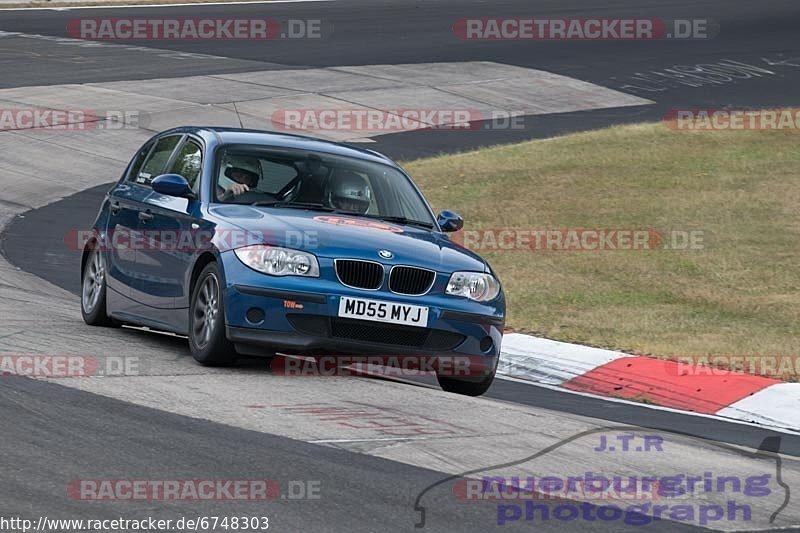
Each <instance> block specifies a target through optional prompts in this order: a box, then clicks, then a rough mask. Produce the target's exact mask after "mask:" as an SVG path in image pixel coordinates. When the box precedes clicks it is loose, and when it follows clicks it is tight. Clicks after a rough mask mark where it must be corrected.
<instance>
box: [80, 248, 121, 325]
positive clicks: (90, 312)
mask: <svg viewBox="0 0 800 533" xmlns="http://www.w3.org/2000/svg"><path fill="white" fill-rule="evenodd" d="M81 315H82V316H83V321H84V322H86V323H87V324H88V325H90V326H105V327H113V326H117V325H118V324H117V323H116V322H115V321H114V320H113V319H112V318H111V317H110V316H108V312H107V310H106V267H105V261H104V260H103V254H102V253H101V251H100V250H99V249H98V248H96V247H95V248H92V249H91V250H90V251H89V257H87V258H86V263H85V264H84V266H83V271H82V272H81Z"/></svg>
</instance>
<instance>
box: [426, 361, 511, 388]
mask: <svg viewBox="0 0 800 533" xmlns="http://www.w3.org/2000/svg"><path fill="white" fill-rule="evenodd" d="M496 373H497V361H496V362H495V365H494V368H493V369H492V372H491V374H487V375H485V376H483V377H482V378H473V379H469V378H453V377H446V376H442V375H441V374H439V373H438V372H437V373H436V380H437V381H438V382H439V386H440V387H441V388H442V390H443V391H445V392H452V393H454V394H462V395H464V396H481V395H482V394H484V393H485V392H486V391H488V390H489V387H491V386H492V383H494V377H495V374H496Z"/></svg>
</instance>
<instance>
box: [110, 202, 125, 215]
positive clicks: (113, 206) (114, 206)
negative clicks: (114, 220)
mask: <svg viewBox="0 0 800 533" xmlns="http://www.w3.org/2000/svg"><path fill="white" fill-rule="evenodd" d="M110 209H111V213H113V214H115V215H116V214H117V213H119V210H120V209H122V206H121V205H119V202H111V207H110Z"/></svg>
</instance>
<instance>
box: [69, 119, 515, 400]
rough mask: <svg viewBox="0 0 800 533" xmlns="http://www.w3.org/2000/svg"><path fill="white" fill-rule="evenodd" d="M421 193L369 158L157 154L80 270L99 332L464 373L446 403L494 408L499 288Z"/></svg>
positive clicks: (117, 191) (306, 144)
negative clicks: (403, 361)
mask: <svg viewBox="0 0 800 533" xmlns="http://www.w3.org/2000/svg"><path fill="white" fill-rule="evenodd" d="M462 226H463V220H462V219H461V218H460V217H459V216H458V215H456V214H455V213H453V212H450V211H443V212H442V213H440V214H439V215H438V217H436V216H435V215H434V214H433V212H432V210H431V208H430V206H429V205H428V203H427V202H426V200H425V199H424V198H423V196H422V194H421V193H420V191H419V190H418V188H417V187H416V186H415V185H414V183H413V181H412V180H411V178H410V177H409V176H408V175H407V174H406V173H405V172H404V171H403V170H402V169H401V168H400V167H399V166H398V165H397V164H396V163H394V162H393V161H391V160H390V159H388V158H387V157H385V156H383V155H381V154H379V153H377V152H373V151H370V150H363V149H360V148H355V147H351V146H346V145H343V144H338V143H332V142H327V141H322V140H318V139H313V138H310V137H303V136H296V135H286V134H275V133H267V132H261V131H252V130H241V129H232V128H202V127H183V128H177V129H172V130H169V131H166V132H163V133H160V134H158V135H156V136H155V137H154V138H152V139H151V140H149V141H148V142H147V143H145V145H144V146H142V147H141V148H140V149H139V151H138V152H137V153H136V155H135V156H134V157H133V159H132V160H131V162H130V164H129V165H128V167H127V169H126V170H125V173H124V174H123V176H122V177H121V179H120V180H119V182H118V183H117V184H116V185H115V186H114V187H113V188H112V189H111V190H110V191H109V192H108V194H107V195H106V197H105V199H104V201H103V205H102V207H101V208H100V213H99V215H98V217H97V220H96V222H95V224H94V227H93V231H92V232H91V236H90V237H89V238H88V239H87V241H86V246H85V248H84V252H83V256H82V263H81V273H82V275H81V281H82V297H81V307H82V312H83V317H84V320H85V321H86V323H87V324H90V325H106V326H113V325H119V324H132V325H140V326H149V327H150V328H154V329H159V330H165V331H171V332H175V333H178V334H181V335H186V336H188V339H189V346H190V349H191V352H192V354H193V356H194V358H195V359H196V360H197V361H199V362H200V363H202V364H205V365H225V364H231V363H233V362H234V361H235V360H236V356H237V354H243V355H264V356H271V355H273V354H275V353H284V354H302V355H311V356H315V355H325V354H327V355H332V354H336V355H337V356H338V355H342V354H358V355H370V354H380V355H382V356H386V355H393V354H397V355H403V356H418V357H429V358H433V359H437V358H439V359H441V358H446V357H447V358H452V357H465V358H468V360H469V361H473V362H474V361H480V362H481V364H480V365H476V366H474V367H473V368H479V369H480V370H479V371H472V372H468V373H465V374H463V375H462V374H459V375H456V374H454V373H445V372H441V371H440V370H438V369H437V378H438V381H439V383H440V385H441V386H442V388H443V389H445V390H447V391H451V392H456V393H461V394H468V395H480V394H483V393H484V392H485V391H486V390H487V389H488V388H489V386H490V385H491V383H492V381H493V380H494V375H495V371H496V368H497V362H498V359H499V351H500V344H501V340H502V335H503V326H504V323H505V300H504V296H503V291H502V288H501V286H500V282H499V281H498V279H497V277H496V275H495V274H494V272H493V271H492V269H491V268H490V267H489V265H488V264H487V263H486V261H484V260H483V259H481V258H480V257H479V256H477V255H476V254H474V253H472V252H471V251H469V250H467V249H465V248H463V247H462V246H460V245H458V244H456V243H454V242H453V241H452V240H451V239H450V238H449V236H448V235H447V233H449V232H454V231H458V230H460V229H461V227H462Z"/></svg>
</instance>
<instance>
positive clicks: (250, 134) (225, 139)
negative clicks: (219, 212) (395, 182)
mask: <svg viewBox="0 0 800 533" xmlns="http://www.w3.org/2000/svg"><path fill="white" fill-rule="evenodd" d="M169 133H194V134H197V135H202V134H203V133H207V134H210V136H213V137H214V138H215V139H216V144H220V145H223V144H252V145H256V146H277V147H281V148H293V149H297V150H313V151H315V152H323V153H329V154H334V155H341V156H345V157H353V158H357V159H364V160H367V161H374V162H377V163H383V164H388V165H391V166H393V167H396V168H399V165H397V163H395V162H394V161H392V160H391V159H389V158H388V157H386V156H385V155H383V154H381V153H379V152H376V151H374V150H368V149H366V148H360V147H357V146H351V145H349V144H345V143H338V142H334V141H328V140H325V139H318V138H316V137H310V136H307V135H296V134H292V133H283V132H274V131H264V130H253V129H247V128H228V127H220V126H181V127H178V128H172V129H170V130H167V131H164V132H162V133H160V134H159V135H165V134H169Z"/></svg>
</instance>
